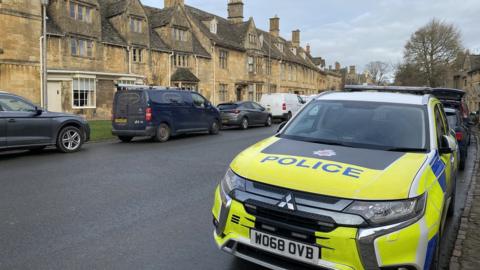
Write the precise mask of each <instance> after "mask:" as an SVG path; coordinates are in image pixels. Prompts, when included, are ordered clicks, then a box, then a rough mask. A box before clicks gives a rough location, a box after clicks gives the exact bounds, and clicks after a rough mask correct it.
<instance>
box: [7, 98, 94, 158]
mask: <svg viewBox="0 0 480 270" xmlns="http://www.w3.org/2000/svg"><path fill="white" fill-rule="evenodd" d="M89 139H90V127H89V125H88V123H87V121H86V120H85V119H84V118H82V117H80V116H77V115H72V114H65V113H56V112H48V111H43V110H42V109H40V108H38V107H37V106H35V105H34V104H32V103H31V102H29V101H27V100H26V99H24V98H22V97H19V96H16V95H13V94H9V93H6V92H0V150H11V149H30V150H42V149H43V148H45V147H47V146H56V147H57V149H58V150H60V151H61V152H64V153H71V152H76V151H78V150H80V148H81V147H82V144H83V143H84V142H86V141H88V140H89Z"/></svg>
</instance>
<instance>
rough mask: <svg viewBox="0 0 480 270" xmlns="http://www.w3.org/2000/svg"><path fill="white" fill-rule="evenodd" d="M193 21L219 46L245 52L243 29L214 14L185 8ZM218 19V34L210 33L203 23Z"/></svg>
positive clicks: (188, 7) (189, 7)
mask: <svg viewBox="0 0 480 270" xmlns="http://www.w3.org/2000/svg"><path fill="white" fill-rule="evenodd" d="M185 8H186V10H187V12H188V13H189V15H191V16H190V17H191V19H192V20H193V21H194V22H195V23H196V25H198V27H199V28H200V30H201V31H202V32H203V34H204V35H206V36H207V37H208V38H209V39H211V40H212V41H214V42H215V43H216V44H217V45H218V46H221V47H225V48H229V49H234V50H240V51H244V50H245V48H244V47H243V41H242V39H241V31H240V30H241V29H240V27H239V26H238V25H235V24H232V23H230V22H229V21H228V20H227V19H225V18H222V17H219V16H216V15H214V14H211V13H208V12H205V11H202V10H200V9H197V8H194V7H191V6H188V5H186V6H185ZM213 18H216V19H217V22H218V25H217V34H213V33H211V32H210V29H208V27H207V26H206V25H205V24H204V23H203V22H204V21H210V20H213Z"/></svg>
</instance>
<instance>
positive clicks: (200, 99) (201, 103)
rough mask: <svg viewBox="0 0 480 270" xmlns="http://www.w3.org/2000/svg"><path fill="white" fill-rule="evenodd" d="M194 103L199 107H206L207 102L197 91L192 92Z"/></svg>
mask: <svg viewBox="0 0 480 270" xmlns="http://www.w3.org/2000/svg"><path fill="white" fill-rule="evenodd" d="M192 99H193V104H194V105H195V106H197V107H202V108H204V107H205V103H206V102H207V101H206V100H205V99H204V98H203V97H202V96H200V95H199V94H196V93H192Z"/></svg>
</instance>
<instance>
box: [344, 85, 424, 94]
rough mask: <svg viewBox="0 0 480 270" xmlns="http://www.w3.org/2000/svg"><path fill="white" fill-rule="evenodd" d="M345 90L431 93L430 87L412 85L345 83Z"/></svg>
mask: <svg viewBox="0 0 480 270" xmlns="http://www.w3.org/2000/svg"><path fill="white" fill-rule="evenodd" d="M344 91H345V92H385V93H403V94H414V95H428V94H432V88H430V87H412V86H377V85H345V87H344Z"/></svg>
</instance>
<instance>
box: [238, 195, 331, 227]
mask: <svg viewBox="0 0 480 270" xmlns="http://www.w3.org/2000/svg"><path fill="white" fill-rule="evenodd" d="M245 205H246V207H245V209H246V211H247V212H248V213H249V214H251V215H253V216H255V217H257V221H261V222H263V223H265V224H269V225H272V226H274V227H275V228H278V230H279V231H282V230H283V229H288V230H290V231H297V232H299V233H312V232H313V233H314V232H315V231H320V232H331V231H333V230H334V229H335V228H336V225H335V223H334V222H333V220H326V218H327V219H328V217H321V216H317V215H313V214H309V213H301V212H298V211H297V212H294V211H292V212H290V211H285V210H281V209H277V208H276V207H272V206H269V205H266V204H263V203H261V202H255V201H252V200H249V201H247V202H246V204H245ZM251 206H254V207H251ZM289 236H291V235H289Z"/></svg>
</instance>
